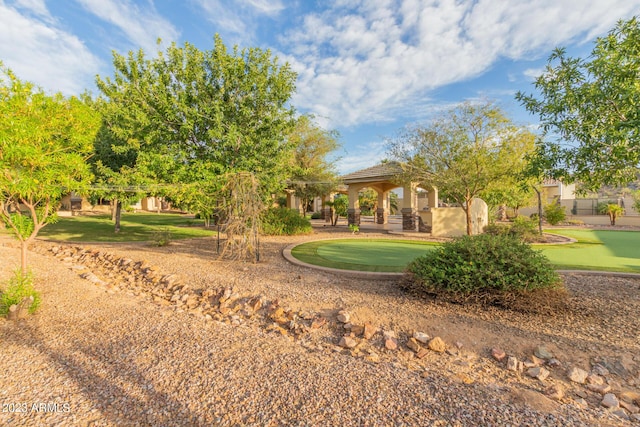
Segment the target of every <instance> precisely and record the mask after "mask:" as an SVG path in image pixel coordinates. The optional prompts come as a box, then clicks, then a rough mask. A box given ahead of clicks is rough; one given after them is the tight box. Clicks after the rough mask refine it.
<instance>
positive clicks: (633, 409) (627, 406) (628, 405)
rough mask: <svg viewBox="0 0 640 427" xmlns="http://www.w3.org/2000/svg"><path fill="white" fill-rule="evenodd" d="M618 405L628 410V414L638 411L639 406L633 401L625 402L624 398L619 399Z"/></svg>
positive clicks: (639, 409) (639, 410) (639, 411)
mask: <svg viewBox="0 0 640 427" xmlns="http://www.w3.org/2000/svg"><path fill="white" fill-rule="evenodd" d="M619 403H620V406H622V407H623V408H624V409H626V410H627V411H629V413H630V414H637V413H640V408H639V407H637V406H636V405H634V404H633V403H628V402H625V401H624V400H620V402H619Z"/></svg>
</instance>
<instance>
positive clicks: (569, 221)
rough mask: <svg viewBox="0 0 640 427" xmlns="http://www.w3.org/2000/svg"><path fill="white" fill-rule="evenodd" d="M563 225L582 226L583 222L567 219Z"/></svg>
mask: <svg viewBox="0 0 640 427" xmlns="http://www.w3.org/2000/svg"><path fill="white" fill-rule="evenodd" d="M565 223H566V224H568V225H584V221H583V220H581V219H568V220H566V221H565Z"/></svg>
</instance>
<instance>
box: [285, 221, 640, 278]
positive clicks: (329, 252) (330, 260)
mask: <svg viewBox="0 0 640 427" xmlns="http://www.w3.org/2000/svg"><path fill="white" fill-rule="evenodd" d="M553 233H556V234H561V235H564V236H569V237H573V238H575V239H577V240H578V242H577V243H573V244H569V245H533V246H534V248H535V249H537V250H540V251H542V253H544V255H546V256H547V257H548V258H549V260H550V261H551V263H553V264H554V266H555V267H556V268H558V269H560V270H600V271H620V272H632V273H640V232H637V231H609V230H604V231H600V230H573V229H557V230H553ZM436 245H437V243H433V242H417V241H411V240H386V239H368V240H365V239H353V240H322V241H317V242H310V243H305V244H302V245H299V246H296V247H295V248H294V249H293V250H292V255H293V256H294V257H295V258H297V259H299V260H300V261H304V262H307V263H309V264H314V265H319V266H322V267H330V268H339V269H343V270H358V271H377V272H401V271H403V270H404V268H405V266H406V265H407V264H408V263H409V262H410V261H412V260H413V259H415V258H416V257H418V256H420V255H422V254H423V253H425V252H426V251H428V250H431V249H432V248H434V247H436Z"/></svg>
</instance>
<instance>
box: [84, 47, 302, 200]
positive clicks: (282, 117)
mask: <svg viewBox="0 0 640 427" xmlns="http://www.w3.org/2000/svg"><path fill="white" fill-rule="evenodd" d="M113 65H114V74H113V77H106V78H101V77H98V78H97V86H98V88H99V89H100V91H101V93H102V95H103V96H104V97H105V98H106V101H107V102H104V103H103V105H104V107H105V108H104V110H103V111H102V113H103V115H104V117H105V122H106V124H107V126H108V127H109V129H110V131H111V132H113V133H114V134H115V135H116V136H117V137H118V138H120V139H122V140H124V141H127V143H129V144H132V145H136V146H139V147H140V148H139V151H140V152H142V153H145V154H146V155H147V156H148V158H147V160H146V161H147V163H149V164H154V165H155V166H158V168H157V170H163V171H164V173H162V174H159V173H158V174H156V176H155V179H157V180H159V181H160V182H162V183H169V184H175V186H176V187H178V186H183V187H181V188H182V189H183V190H188V189H189V188H192V189H193V191H195V192H197V191H199V190H198V188H199V187H198V186H184V185H185V184H192V183H196V182H203V181H205V182H206V181H216V180H217V181H220V180H221V179H222V178H221V177H223V176H225V175H226V174H228V173H236V172H242V171H250V172H252V173H253V174H254V175H255V177H256V179H257V180H258V182H259V183H260V191H261V194H263V196H264V197H265V199H266V198H267V197H268V196H269V195H270V194H271V193H274V192H275V191H276V190H278V189H280V188H282V186H283V185H284V181H285V179H284V178H285V174H286V172H287V166H288V159H289V156H290V151H291V150H290V145H289V144H288V143H287V141H286V138H285V136H286V135H288V134H289V131H290V129H291V126H292V123H293V109H292V108H291V107H290V106H289V105H288V102H289V100H290V98H291V95H292V93H293V91H294V89H295V86H294V84H295V79H296V75H295V73H294V72H293V71H291V69H290V67H289V65H288V64H282V65H281V64H280V63H279V62H278V59H277V58H275V57H273V56H272V55H271V52H270V51H268V50H266V51H265V50H261V49H258V48H248V49H242V50H240V49H238V48H237V47H235V48H234V49H233V50H232V51H231V52H230V51H228V50H227V48H226V46H225V45H224V43H223V42H222V40H221V38H220V37H219V36H217V35H216V36H215V38H214V45H213V48H212V49H211V50H206V51H201V50H199V49H197V48H196V47H195V46H193V45H191V44H189V43H185V44H184V45H183V46H178V45H176V44H175V43H174V44H172V45H171V46H170V47H169V48H167V50H166V52H158V54H157V56H156V57H154V58H148V57H147V56H146V55H145V53H144V52H143V51H142V50H140V51H138V52H137V53H134V52H130V53H129V54H128V55H127V56H122V55H119V54H117V53H114V54H113ZM218 187H219V188H221V187H222V183H220V184H219V185H218ZM168 195H169V196H170V197H171V194H168ZM198 196H199V197H201V198H206V197H207V195H206V194H201V195H198V194H196V193H194V194H193V195H192V197H191V198H194V197H198ZM180 197H185V195H184V194H181V195H180ZM216 197H217V196H215V195H214V196H212V197H211V198H210V199H209V200H208V203H210V204H214V203H215V199H216Z"/></svg>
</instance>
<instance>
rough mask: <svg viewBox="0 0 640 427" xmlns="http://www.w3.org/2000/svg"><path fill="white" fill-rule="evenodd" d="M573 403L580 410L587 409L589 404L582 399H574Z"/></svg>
mask: <svg viewBox="0 0 640 427" xmlns="http://www.w3.org/2000/svg"><path fill="white" fill-rule="evenodd" d="M574 402H576V403H577V404H578V405H579V406H581V407H582V408H588V407H589V403H588V402H587V401H586V400H584V399H583V398H582V397H579V398H577V399H574Z"/></svg>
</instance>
